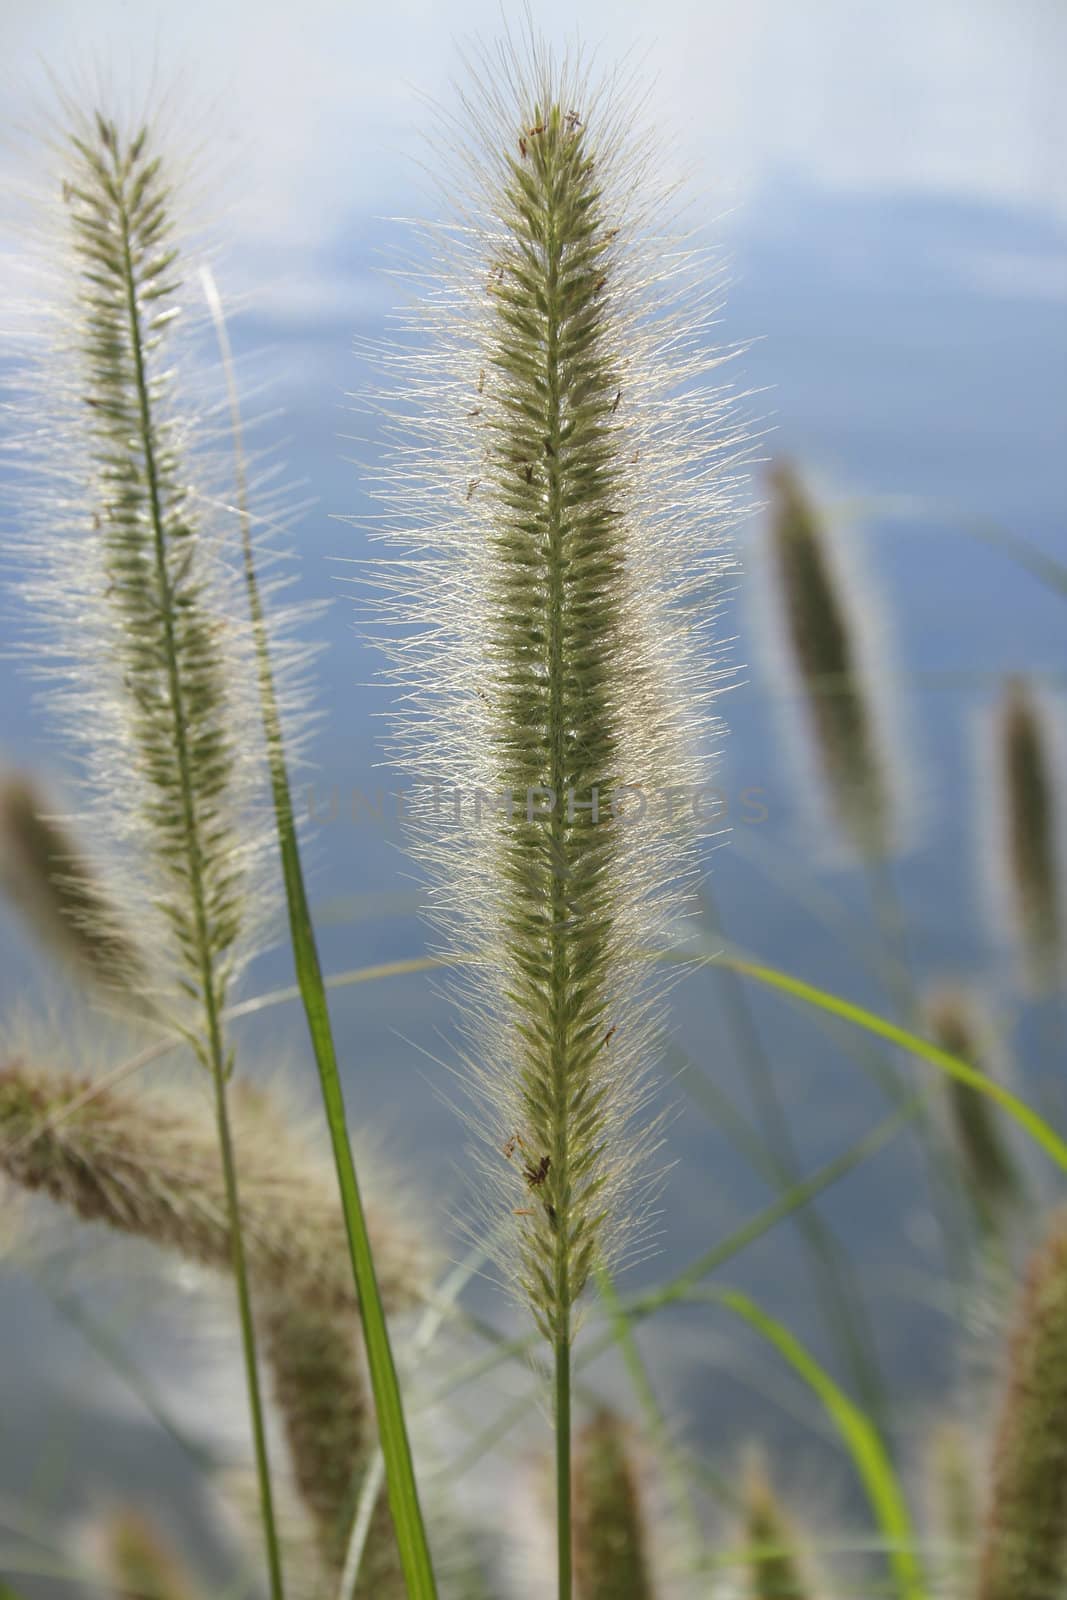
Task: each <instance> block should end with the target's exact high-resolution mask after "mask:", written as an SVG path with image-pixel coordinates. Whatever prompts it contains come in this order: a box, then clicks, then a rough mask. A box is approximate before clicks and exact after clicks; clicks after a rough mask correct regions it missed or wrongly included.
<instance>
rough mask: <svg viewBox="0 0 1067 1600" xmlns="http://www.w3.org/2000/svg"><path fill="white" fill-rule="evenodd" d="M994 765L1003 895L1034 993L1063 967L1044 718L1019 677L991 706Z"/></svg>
mask: <svg viewBox="0 0 1067 1600" xmlns="http://www.w3.org/2000/svg"><path fill="white" fill-rule="evenodd" d="M997 767H998V771H997V782H998V790H999V794H1000V804H1001V814H1002V819H1003V820H1002V828H1003V836H1002V840H1001V848H1002V851H1003V859H1004V863H1005V869H1006V875H1007V881H1008V889H1009V896H1010V900H1011V905H1012V910H1013V912H1014V916H1015V922H1016V927H1017V929H1018V934H1019V943H1020V946H1021V949H1022V954H1023V961H1024V965H1025V968H1026V973H1027V976H1028V978H1029V980H1030V983H1031V985H1032V987H1033V988H1034V989H1036V990H1037V991H1042V990H1045V989H1048V988H1050V987H1052V986H1054V985H1056V983H1057V982H1058V981H1059V980H1060V979H1061V977H1062V971H1063V954H1064V947H1063V931H1064V930H1063V922H1064V917H1063V907H1062V904H1061V897H1062V891H1061V885H1060V880H1059V871H1060V863H1059V859H1058V856H1059V852H1058V848H1057V827H1058V822H1057V817H1056V806H1055V773H1054V766H1053V761H1052V751H1051V747H1050V740H1049V733H1048V729H1047V728H1046V726H1045V718H1044V716H1043V713H1042V710H1041V707H1040V706H1039V705H1038V703H1037V702H1036V700H1035V698H1034V695H1033V693H1032V691H1031V689H1030V687H1029V686H1028V684H1027V683H1026V682H1025V681H1024V680H1022V679H1021V678H1013V679H1011V680H1010V681H1009V682H1008V684H1007V685H1006V687H1005V690H1004V694H1003V696H1002V699H1001V702H1000V706H999V708H998V712H997Z"/></svg>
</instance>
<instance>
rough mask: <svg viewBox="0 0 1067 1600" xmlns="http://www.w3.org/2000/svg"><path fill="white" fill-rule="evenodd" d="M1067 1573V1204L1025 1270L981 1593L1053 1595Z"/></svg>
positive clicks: (1039, 1598)
mask: <svg viewBox="0 0 1067 1600" xmlns="http://www.w3.org/2000/svg"><path fill="white" fill-rule="evenodd" d="M1065 1580H1067V1213H1065V1212H1059V1213H1057V1215H1056V1216H1055V1217H1054V1218H1053V1220H1052V1222H1051V1225H1050V1226H1049V1228H1048V1232H1047V1234H1046V1237H1045V1239H1044V1241H1043V1243H1042V1244H1041V1245H1040V1246H1039V1247H1038V1249H1037V1250H1036V1251H1035V1252H1034V1254H1033V1256H1032V1258H1031V1260H1030V1263H1029V1267H1028V1269H1027V1273H1026V1279H1025V1282H1024V1284H1023V1288H1022V1292H1021V1295H1020V1298H1019V1303H1018V1306H1017V1308H1016V1312H1015V1318H1014V1327H1013V1331H1012V1334H1011V1337H1010V1341H1009V1347H1008V1351H1007V1371H1006V1375H1005V1382H1004V1389H1003V1393H1002V1396H1001V1401H1000V1416H999V1422H998V1425H997V1433H996V1441H995V1447H994V1453H993V1462H992V1469H991V1481H990V1484H989V1487H988V1500H987V1504H986V1510H985V1520H984V1527H983V1530H982V1536H981V1558H980V1564H979V1577H978V1585H977V1591H976V1593H977V1600H1049V1596H1054V1595H1057V1594H1059V1593H1060V1592H1061V1590H1062V1587H1063V1584H1064V1582H1065Z"/></svg>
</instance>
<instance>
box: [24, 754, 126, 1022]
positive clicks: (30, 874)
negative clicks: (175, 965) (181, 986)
mask: <svg viewBox="0 0 1067 1600" xmlns="http://www.w3.org/2000/svg"><path fill="white" fill-rule="evenodd" d="M0 882H2V884H3V886H4V888H5V889H6V890H7V892H8V893H9V895H10V896H11V898H12V900H13V901H14V902H15V904H16V905H17V906H18V908H19V910H20V911H21V912H22V913H23V915H24V916H25V918H26V920H27V922H28V923H29V924H30V925H31V926H32V928H33V930H34V931H35V932H36V933H37V934H38V936H39V937H40V938H41V939H42V940H43V941H44V943H45V944H46V945H47V946H48V947H49V948H50V949H51V950H52V951H53V952H54V953H55V954H56V955H57V956H58V957H59V958H60V959H61V960H62V961H64V962H65V963H66V964H67V965H68V966H73V967H74V968H76V969H77V970H78V971H80V973H81V974H82V976H83V977H85V978H87V979H88V980H89V981H90V982H91V983H92V984H93V985H97V986H99V987H100V988H101V989H102V990H103V992H104V993H105V995H107V996H109V997H111V998H113V999H114V1000H115V1001H116V1002H117V1003H119V1004H122V1003H125V1004H127V1005H128V1004H133V1005H134V1006H135V1007H136V1008H138V1009H142V1008H143V1006H144V1004H145V1001H144V999H143V996H144V991H145V989H146V987H147V974H146V972H145V970H144V962H143V959H142V956H141V954H140V952H139V951H138V949H137V947H136V946H135V944H134V942H133V940H132V939H131V937H130V935H129V932H128V930H127V929H125V928H124V927H123V926H122V919H121V917H120V914H119V912H118V911H117V910H116V908H115V907H114V906H113V905H111V904H110V903H109V901H108V899H107V894H106V889H105V888H104V887H103V885H102V884H101V882H100V880H99V878H98V875H97V874H96V873H95V872H94V870H93V868H92V867H91V866H90V865H89V863H88V861H87V860H86V859H85V856H84V853H83V851H82V850H81V848H80V846H79V843H78V841H77V840H76V839H75V837H74V835H73V833H71V832H69V831H68V828H67V825H66V823H65V822H63V821H61V820H60V819H58V818H57V817H55V816H54V815H53V814H52V813H51V812H50V810H49V807H48V804H47V801H46V799H45V796H44V794H43V793H42V791H41V790H40V789H39V788H38V786H37V784H36V783H34V781H33V780H32V779H31V778H29V777H28V776H27V775H25V774H23V773H18V774H14V775H12V776H8V777H4V778H0Z"/></svg>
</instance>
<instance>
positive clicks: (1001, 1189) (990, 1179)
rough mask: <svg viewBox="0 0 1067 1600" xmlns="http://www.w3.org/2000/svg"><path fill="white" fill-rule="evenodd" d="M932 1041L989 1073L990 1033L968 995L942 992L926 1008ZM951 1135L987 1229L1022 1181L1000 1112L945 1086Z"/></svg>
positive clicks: (962, 1089) (971, 1092) (974, 1094)
mask: <svg viewBox="0 0 1067 1600" xmlns="http://www.w3.org/2000/svg"><path fill="white" fill-rule="evenodd" d="M926 1022H927V1029H928V1032H929V1035H930V1038H931V1039H932V1040H933V1042H934V1043H935V1044H937V1045H940V1047H941V1049H942V1050H947V1051H948V1053H949V1054H950V1055H953V1056H957V1057H958V1058H959V1059H960V1060H961V1061H965V1062H966V1063H967V1064H968V1066H971V1067H973V1068H974V1069H975V1070H976V1071H979V1072H986V1071H988V1070H989V1061H988V1057H989V1047H988V1042H987V1041H988V1030H987V1028H986V1026H985V1025H984V1023H983V1020H982V1019H981V1017H980V1016H979V1015H978V1014H977V1012H976V1008H975V1006H974V1004H973V1002H972V1001H971V1000H970V999H969V998H968V996H967V995H966V994H964V993H961V992H960V991H958V990H954V989H942V990H939V991H937V992H936V993H934V994H932V995H931V996H930V998H929V999H928V1001H927V1004H926ZM945 1094H946V1097H947V1101H948V1111H949V1117H950V1120H951V1128H952V1135H953V1138H954V1141H955V1145H956V1148H957V1151H958V1153H959V1159H960V1162H961V1165H962V1168H963V1174H964V1178H965V1181H966V1184H967V1188H968V1191H969V1193H970V1195H971V1197H972V1200H973V1202H974V1204H975V1206H976V1208H977V1211H978V1215H979V1219H980V1220H981V1221H982V1222H983V1224H984V1225H989V1224H993V1223H995V1222H996V1220H997V1217H998V1215H1002V1214H1003V1210H1004V1207H1005V1206H1009V1205H1010V1204H1011V1202H1012V1201H1013V1200H1016V1199H1018V1198H1019V1192H1020V1179H1019V1173H1018V1171H1017V1170H1016V1166H1015V1162H1014V1161H1013V1159H1012V1155H1011V1150H1010V1148H1009V1145H1008V1141H1007V1139H1006V1137H1005V1131H1004V1127H1003V1124H1002V1122H1001V1120H1000V1116H999V1112H998V1110H997V1108H996V1106H994V1104H993V1103H992V1101H991V1100H990V1099H989V1098H988V1096H987V1095H984V1094H981V1093H979V1091H978V1090H977V1089H973V1088H971V1086H970V1085H969V1084H966V1083H961V1082H960V1081H959V1080H958V1079H956V1078H947V1079H946V1080H945Z"/></svg>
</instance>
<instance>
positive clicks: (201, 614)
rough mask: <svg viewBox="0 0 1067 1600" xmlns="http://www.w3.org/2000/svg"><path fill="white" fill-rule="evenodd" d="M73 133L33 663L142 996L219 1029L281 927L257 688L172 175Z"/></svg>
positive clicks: (28, 497)
mask: <svg viewBox="0 0 1067 1600" xmlns="http://www.w3.org/2000/svg"><path fill="white" fill-rule="evenodd" d="M62 115H63V125H62V131H61V136H60V140H59V148H58V150H57V153H56V157H55V171H54V173H53V175H52V177H51V179H50V182H51V183H54V185H55V189H56V191H57V201H58V204H57V205H56V207H55V210H54V211H51V210H48V209H47V208H45V207H42V208H41V226H40V238H39V240H38V243H37V248H36V252H35V256H34V258H33V262H34V265H35V268H36V270H37V278H36V280H35V283H34V292H35V308H36V310H37V312H38V313H39V316H40V329H39V337H38V338H37V339H36V340H35V342H34V344H33V347H32V352H31V358H30V359H29V361H28V362H27V365H26V370H25V373H24V375H23V376H24V384H25V406H24V410H25V414H26V418H27V422H26V427H25V429H24V432H23V436H22V438H21V439H20V440H19V441H18V444H19V447H20V448H19V452H18V454H17V455H16V457H15V465H16V466H19V467H21V469H22V470H23V472H24V474H25V494H24V496H23V497H22V514H23V518H24V537H23V538H22V540H21V541H20V545H19V548H18V552H17V554H18V559H19V563H20V566H21V568H22V573H23V576H22V577H21V578H20V580H19V582H20V590H21V594H22V597H23V598H24V600H25V601H26V602H27V612H28V615H29V617H30V619H31V625H33V626H34V627H35V630H36V631H35V636H34V637H33V639H32V641H30V642H28V646H27V647H28V649H32V654H33V657H34V662H35V665H37V666H38V667H43V668H44V669H45V670H46V672H47V679H48V686H49V701H50V704H51V706H52V708H53V710H56V711H58V712H59V713H60V715H61V717H62V721H63V724H64V727H65V729H66V731H67V732H68V733H69V734H70V735H71V739H72V743H73V746H74V748H75V749H77V750H78V751H80V752H81V754H82V756H83V769H84V773H85V776H86V777H87V779H88V789H89V793H90V796H91V806H92V811H93V822H94V829H95V830H97V832H98V836H100V837H101V838H102V839H103V840H104V841H105V842H106V843H107V844H108V845H109V846H110V849H109V851H108V852H107V853H108V854H109V856H110V859H111V862H112V872H111V874H110V875H109V882H108V894H109V896H110V898H111V899H112V900H113V902H114V904H115V908H116V912H117V914H118V916H119V917H120V918H123V919H125V920H126V921H127V923H128V924H129V925H130V926H133V925H136V929H137V941H138V946H139V949H140V950H141V952H142V961H141V964H140V967H139V969H138V970H139V972H140V976H141V981H142V982H143V984H144V987H145V989H146V991H148V992H149V993H150V994H151V998H152V1000H153V1002H155V1003H158V1004H159V1005H165V1006H166V1008H167V1009H169V1010H170V1011H171V1012H172V1013H174V1015H175V1017H176V1018H177V1019H178V1020H180V1021H182V1022H183V1023H185V1021H186V1019H187V1017H188V1013H189V1008H190V1002H192V1003H193V1004H195V1005H196V1006H197V1008H198V1009H199V1010H200V1011H201V1012H204V1011H205V1010H210V1011H213V1012H215V1013H217V1012H218V1011H220V1010H221V1008H222V1006H223V1004H224V1002H225V998H226V995H227V993H228V990H229V988H230V985H231V983H232V981H233V978H234V975H235V973H236V971H237V970H238V969H239V967H240V965H241V963H242V962H243V960H244V959H245V958H246V957H247V955H248V953H249V950H250V948H251V943H252V940H253V939H254V937H255V935H256V934H257V933H258V932H259V931H260V927H261V920H262V917H263V915H264V914H265V912H266V911H267V910H268V909H269V908H267V907H266V906H265V905H264V899H263V883H262V880H261V875H260V874H259V872H258V870H257V869H258V867H259V865H260V863H261V862H262V861H263V860H264V859H265V856H266V852H267V850H268V849H269V833H268V832H267V829H266V823H267V818H266V816H265V814H262V813H261V808H260V806H259V804H258V802H257V799H256V794H255V786H256V784H257V782H258V777H259V770H258V769H259V752H258V745H257V741H255V740H249V739H248V738H247V737H245V736H244V730H245V729H247V728H248V727H253V726H255V722H254V717H253V715H252V713H253V711H254V699H253V696H254V693H255V679H254V671H253V668H252V664H251V654H250V650H249V640H248V628H247V626H246V625H245V624H244V622H243V621H242V617H243V615H244V607H243V606H242V605H241V603H240V596H239V591H238V590H237V589H236V588H235V584H234V575H233V572H232V571H231V567H230V563H228V562H227V560H226V556H225V540H224V538H220V534H224V533H225V532H226V530H227V524H226V523H225V522H223V521H220V518H221V517H222V516H224V513H221V512H219V511H217V510H216V509H215V508H216V507H217V506H219V505H221V504H223V502H224V497H223V496H221V495H219V494H218V492H217V484H218V482H219V470H218V468H217V467H216V465H215V462H214V458H213V454H212V449H211V448H209V445H210V444H212V443H213V441H212V440H211V438H210V432H209V430H208V429H207V428H206V427H205V426H204V425H203V423H202V421H201V420H200V418H199V417H198V414H197V412H198V408H197V406H196V404H195V403H194V399H193V396H194V394H195V392H196V390H197V387H198V385H197V383H196V382H195V381H194V380H193V378H192V366H193V360H192V346H191V342H190V340H191V335H190V330H189V328H188V327H187V326H186V324H187V322H188V316H187V307H188V304H189V302H190V301H194V302H195V301H196V300H197V299H198V298H199V296H198V292H197V290H196V289H195V287H194V286H193V285H192V284H191V283H190V281H189V275H190V271H191V265H190V262H188V261H187V259H186V253H185V251H184V250H183V248H182V245H181V243H180V242H179V241H180V237H181V228H180V218H181V212H182V197H181V185H180V184H179V183H178V182H177V180H176V177H175V170H176V163H175V162H173V161H172V160H171V157H170V154H169V152H168V150H167V149H166V148H165V146H164V145H163V143H162V141H161V140H160V139H159V137H158V136H157V132H156V129H155V127H154V125H153V124H152V123H151V122H148V123H145V124H130V125H128V126H126V125H123V124H122V123H120V122H118V121H116V120H113V119H112V118H111V117H109V116H107V115H105V114H103V113H101V112H97V113H95V114H94V115H92V116H84V115H82V114H81V113H80V112H79V111H78V110H77V109H76V108H75V107H72V106H70V105H67V104H64V106H63V108H62ZM234 534H235V526H234ZM238 730H240V732H241V735H242V736H241V737H240V738H238V736H237V735H238ZM108 932H110V930H109V929H108V928H107V925H106V924H105V929H104V933H108ZM202 1026H204V1027H205V1030H206V1024H205V1025H202ZM189 1031H190V1033H191V1034H194V1033H196V1032H197V1031H198V1027H197V1025H196V1024H192V1025H190V1027H189Z"/></svg>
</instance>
